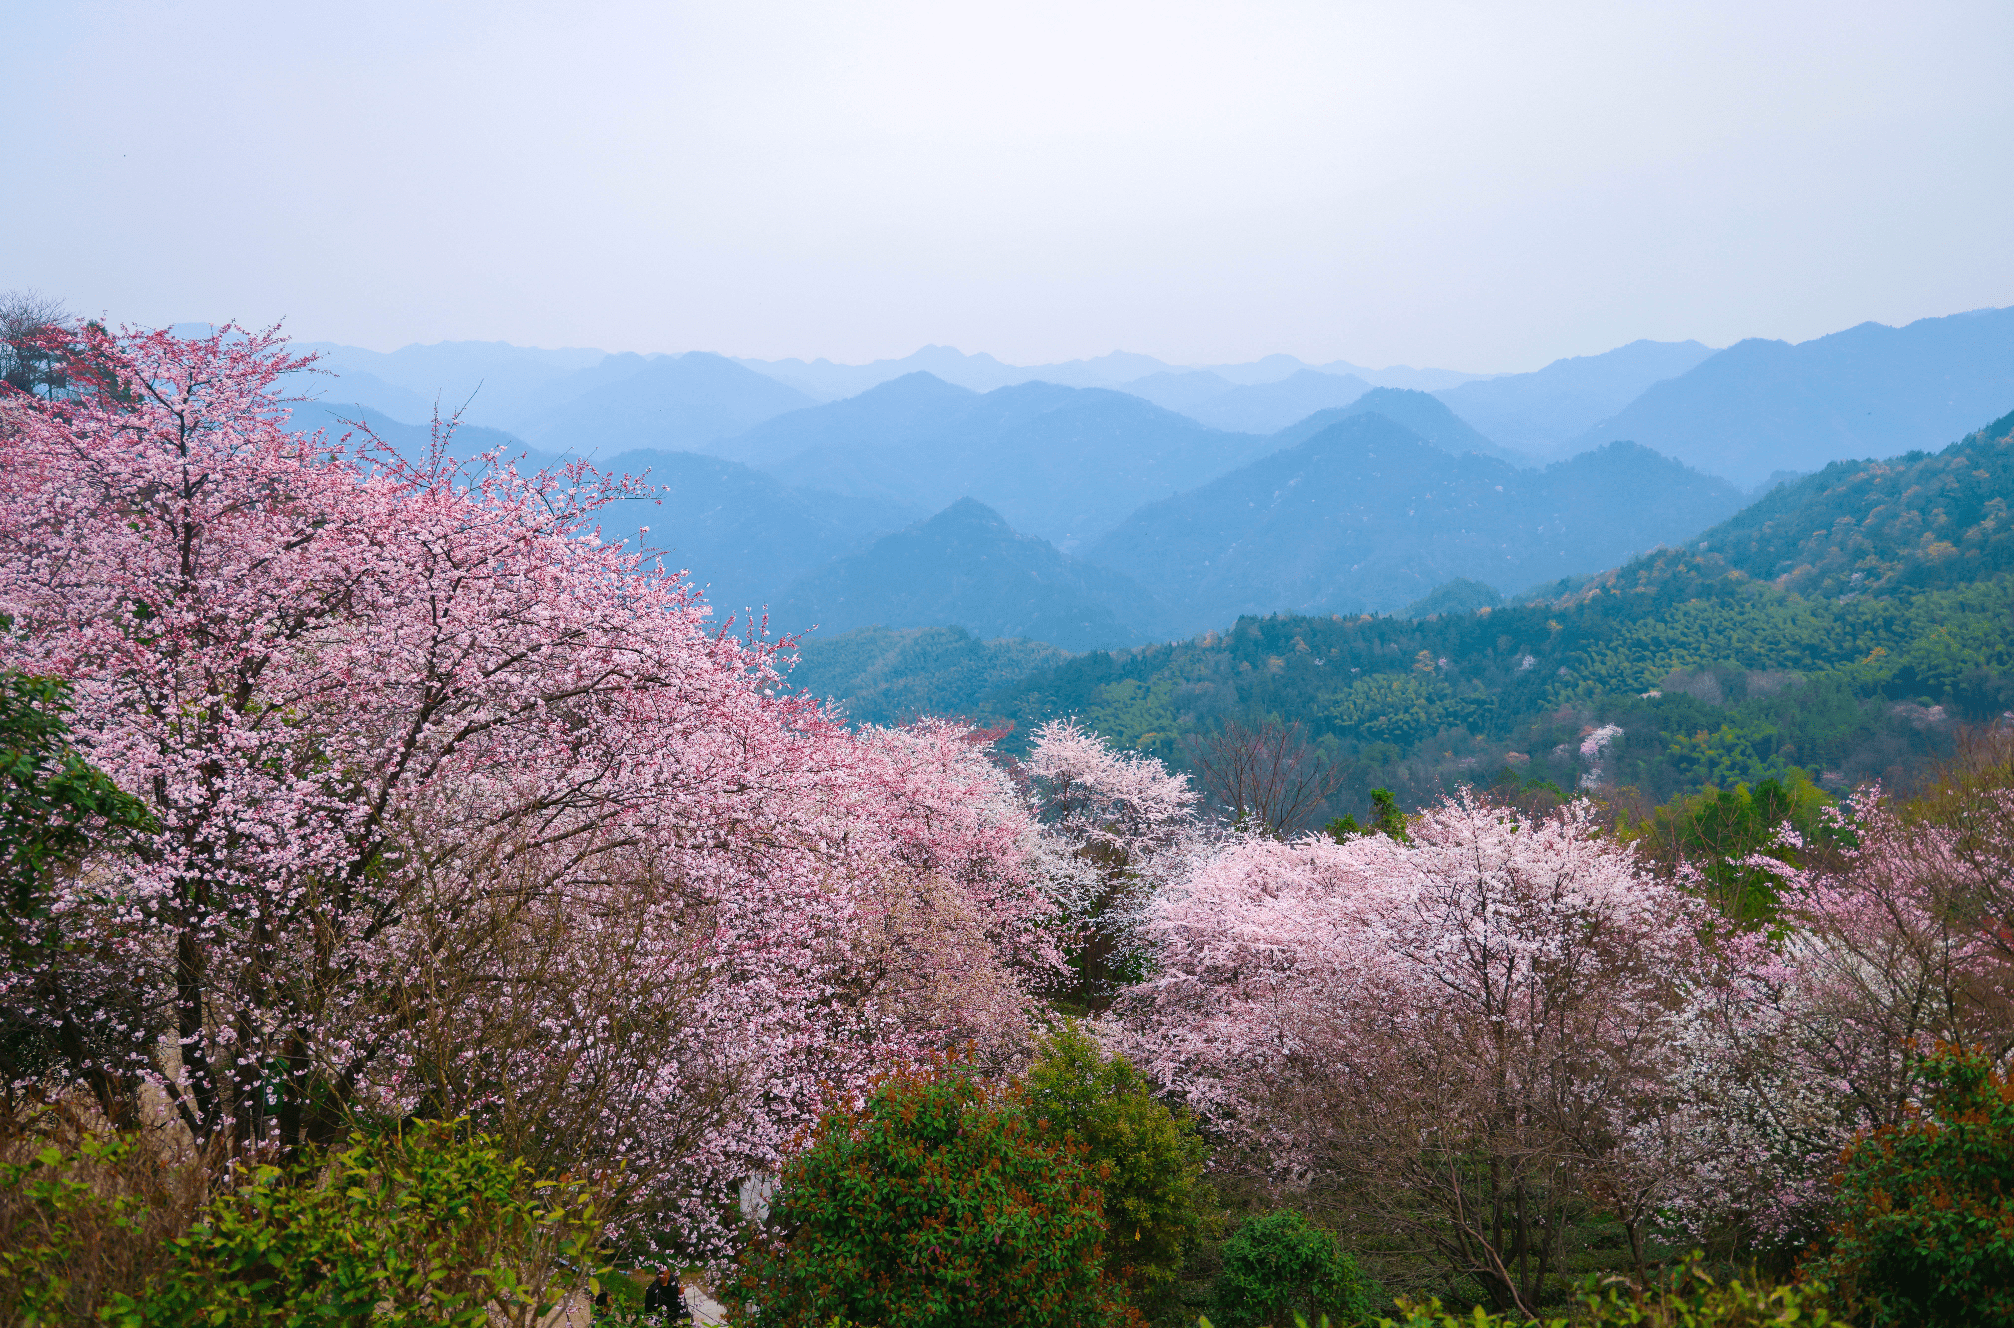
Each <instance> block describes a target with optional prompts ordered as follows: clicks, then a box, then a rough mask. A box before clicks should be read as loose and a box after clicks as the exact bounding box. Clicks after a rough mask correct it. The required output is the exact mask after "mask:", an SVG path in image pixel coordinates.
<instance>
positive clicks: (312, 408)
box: [290, 401, 557, 473]
mask: <svg viewBox="0 0 2014 1328" xmlns="http://www.w3.org/2000/svg"><path fill="white" fill-rule="evenodd" d="M290 409H291V412H292V417H293V418H292V425H293V427H294V428H296V429H301V430H314V429H320V430H322V431H323V432H325V433H326V434H327V435H328V437H329V440H330V441H331V442H333V441H336V440H338V439H340V438H342V437H343V436H344V435H345V434H350V435H353V436H352V438H351V441H350V447H351V448H352V449H353V450H355V451H358V452H360V453H361V451H362V450H363V443H364V440H363V439H362V438H361V437H357V436H354V435H357V434H358V433H360V431H359V430H358V429H357V426H358V425H360V424H361V425H365V426H367V427H368V428H369V429H370V431H371V432H372V433H373V434H375V435H377V438H378V441H379V442H381V443H383V444H384V445H385V446H386V447H389V448H391V449H392V451H394V452H396V453H398V454H399V456H401V457H403V458H404V459H405V460H406V461H408V462H411V463H413V464H415V465H418V464H421V463H423V462H425V461H426V460H427V457H428V454H429V453H430V452H431V451H432V449H433V440H434V434H433V425H432V422H431V419H429V421H428V422H427V423H424V424H409V423H407V422H406V421H404V420H398V419H393V418H392V417H391V416H389V415H387V414H385V413H384V412H383V411H380V410H375V409H372V408H371V407H369V406H359V405H354V404H350V403H345V402H330V401H303V402H297V403H295V404H294V405H293V406H292V407H291V408H290ZM448 451H449V452H450V454H452V455H453V456H455V457H457V458H460V459H461V460H464V461H466V460H468V459H469V458H470V457H474V456H480V455H481V454H483V453H485V452H500V453H502V455H503V459H504V460H506V461H509V462H510V463H512V464H513V465H515V466H516V467H517V468H518V470H519V471H521V472H526V473H528V472H530V471H534V470H539V469H543V468H544V467H546V466H549V465H552V464H553V463H554V461H555V460H557V458H554V457H551V456H547V455H545V454H544V453H542V452H539V451H538V450H537V449H535V448H532V447H529V446H528V445H527V444H526V443H525V441H524V440H523V439H522V438H519V437H517V436H515V435H514V434H508V433H505V432H504V431H503V430H501V429H486V428H484V427H483V426H481V425H479V424H461V425H457V426H456V427H455V428H454V430H453V431H452V433H451V434H450V435H449V438H448Z"/></svg>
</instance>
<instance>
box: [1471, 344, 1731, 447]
mask: <svg viewBox="0 0 2014 1328" xmlns="http://www.w3.org/2000/svg"><path fill="white" fill-rule="evenodd" d="M1714 353H1715V352H1714V350H1713V348H1712V347H1711V346H1702V345H1701V344H1700V343H1699V342H1697V341H1632V342H1630V343H1629V344H1628V345H1627V346H1618V347H1617V348H1616V349H1614V350H1611V351H1607V352H1605V353H1603V354H1600V355H1579V356H1574V357H1572V358H1569V359H1562V360H1554V361H1553V362H1552V363H1551V364H1548V365H1547V366H1546V367H1545V368H1543V369H1539V370H1537V371H1535V372H1532V373H1525V374H1501V375H1499V376H1497V377H1495V378H1489V379H1483V380H1480V381H1477V382H1473V383H1462V384H1460V385H1458V386H1455V387H1448V388H1442V389H1441V390H1440V391H1438V392H1436V393H1434V395H1435V396H1437V397H1439V398H1440V399H1441V400H1442V401H1443V402H1445V403H1447V405H1448V407H1449V408H1450V409H1452V410H1453V411H1454V412H1455V414H1457V415H1459V416H1461V417H1462V418H1463V419H1464V420H1467V421H1468V422H1469V423H1470V424H1472V425H1474V426H1475V427H1476V428H1477V429H1478V430H1480V431H1481V432H1483V433H1485V434H1487V435H1488V436H1489V437H1490V438H1492V439H1494V440H1496V441H1497V442H1498V443H1500V444H1502V445H1504V446H1505V447H1510V448H1515V449H1517V450H1519V451H1523V452H1527V453H1530V454H1532V455H1534V456H1546V455H1550V454H1553V453H1556V452H1558V451H1559V450H1560V449H1561V447H1562V446H1563V445H1564V444H1565V443H1566V442H1567V441H1568V440H1569V439H1572V438H1575V437H1577V436H1579V435H1580V434H1581V433H1582V432H1583V431H1585V430H1586V429H1588V428H1589V427H1591V426H1593V425H1594V424H1596V423H1598V422H1599V421H1601V420H1604V419H1607V418H1608V417H1609V416H1611V415H1613V414H1615V413H1616V412H1617V411H1619V410H1621V409H1622V408H1623V407H1625V406H1627V405H1628V404H1629V403H1630V402H1631V401H1634V400H1635V399H1636V398H1637V397H1638V396H1640V395H1641V394H1642V393H1643V392H1644V390H1645V389H1646V388H1648V387H1650V385H1651V384H1653V383H1659V382H1662V381H1664V380H1665V379H1667V378H1676V377H1678V376H1679V375H1680V374H1682V373H1685V372H1686V371H1688V370H1690V369H1691V368H1693V367H1694V366H1695V365H1697V364H1699V363H1700V362H1701V361H1702V360H1705V359H1706V358H1707V357H1708V356H1710V355H1713V354H1714Z"/></svg>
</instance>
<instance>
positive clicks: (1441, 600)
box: [1399, 576, 1504, 618]
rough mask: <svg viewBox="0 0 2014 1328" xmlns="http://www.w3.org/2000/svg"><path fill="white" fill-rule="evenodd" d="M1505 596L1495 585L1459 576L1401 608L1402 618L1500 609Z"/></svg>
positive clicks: (1400, 615)
mask: <svg viewBox="0 0 2014 1328" xmlns="http://www.w3.org/2000/svg"><path fill="white" fill-rule="evenodd" d="M1503 602H1504V597H1503V596H1502V595H1499V594H1498V593H1497V592H1496V587H1495V586H1486V585H1484V584H1483V583H1482V582H1480V581H1471V580H1469V579H1468V578H1467V577H1465V576H1458V577H1456V578H1455V579H1454V580H1452V581H1450V582H1448V583H1446V584H1445V585H1439V586H1435V587H1434V588H1433V589H1432V590H1430V591H1428V592H1427V593H1426V594H1424V595H1422V596H1421V597H1420V598H1418V599H1416V600H1414V601H1413V602H1412V603H1410V604H1408V605H1406V606H1405V607H1404V608H1403V609H1400V610H1399V617H1401V618H1432V617H1436V616H1438V615H1440V614H1443V613H1474V612H1475V611H1476V610H1478V609H1500V608H1502V607H1503Z"/></svg>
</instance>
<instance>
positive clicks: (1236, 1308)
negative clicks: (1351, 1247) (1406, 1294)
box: [1211, 1209, 1389, 1328]
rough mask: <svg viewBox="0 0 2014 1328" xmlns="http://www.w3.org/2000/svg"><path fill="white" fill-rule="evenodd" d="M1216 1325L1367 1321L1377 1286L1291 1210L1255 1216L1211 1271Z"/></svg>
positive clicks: (1239, 1327)
mask: <svg viewBox="0 0 2014 1328" xmlns="http://www.w3.org/2000/svg"><path fill="white" fill-rule="evenodd" d="M1215 1301H1216V1305H1215V1309H1214V1311H1213V1313H1212V1316H1211V1321H1212V1322H1213V1323H1214V1324H1216V1325H1217V1328H1255V1326H1256V1325H1259V1324H1285V1323H1287V1322H1288V1321H1289V1320H1290V1319H1291V1318H1292V1317H1293V1316H1295V1315H1300V1316H1301V1317H1303V1318H1306V1319H1307V1320H1309V1321H1310V1322H1313V1321H1315V1320H1316V1319H1318V1318H1320V1317H1321V1316H1322V1315H1327V1316H1328V1317H1329V1320H1330V1322H1332V1323H1334V1324H1336V1325H1337V1328H1343V1326H1344V1325H1350V1324H1366V1323H1371V1322H1373V1319H1372V1315H1373V1314H1375V1313H1376V1312H1377V1310H1378V1309H1379V1308H1380V1307H1381V1305H1382V1304H1384V1303H1389V1302H1387V1301H1386V1300H1385V1296H1384V1293H1383V1290H1382V1289H1381V1288H1379V1287H1378V1286H1377V1284H1376V1283H1375V1282H1372V1281H1371V1280H1370V1279H1368V1278H1366V1277H1365V1276H1364V1274H1363V1272H1362V1271H1361V1270H1360V1269H1359V1268H1358V1267H1357V1261H1356V1260H1355V1259H1353V1258H1351V1257H1350V1256H1349V1255H1348V1254H1347V1253H1345V1252H1344V1251H1343V1249H1342V1248H1341V1247H1340V1246H1338V1245H1337V1244H1336V1238H1335V1237H1334V1236H1332V1235H1330V1234H1329V1233H1328V1232H1326V1231H1323V1230H1322V1229H1321V1228H1319V1227H1316V1226H1312V1225H1310V1224H1309V1222H1308V1220H1307V1219H1306V1218H1304V1217H1302V1216H1301V1215H1300V1214H1299V1213H1296V1212H1293V1211H1292V1210H1289V1209H1282V1210H1280V1211H1279V1212H1274V1213H1268V1214H1266V1215H1265V1216H1264V1217H1255V1218H1253V1219H1252V1220H1251V1221H1249V1222H1246V1223H1245V1224H1244V1225H1242V1226H1240V1227H1239V1228H1238V1229H1237V1230H1236V1231H1234V1232H1232V1233H1231V1238H1230V1240H1228V1241H1226V1242H1225V1243H1224V1270H1223V1272H1221V1273H1219V1274H1218V1275H1217V1286H1216V1295H1215Z"/></svg>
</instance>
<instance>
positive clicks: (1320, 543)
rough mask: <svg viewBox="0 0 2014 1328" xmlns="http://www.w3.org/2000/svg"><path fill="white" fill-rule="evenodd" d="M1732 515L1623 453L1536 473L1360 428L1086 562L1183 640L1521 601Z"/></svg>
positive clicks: (1345, 425)
mask: <svg viewBox="0 0 2014 1328" xmlns="http://www.w3.org/2000/svg"><path fill="white" fill-rule="evenodd" d="M1741 504H1742V495H1741V493H1740V491H1739V490H1737V489H1736V488H1735V487H1734V486H1733V485H1731V484H1728V483H1727V482H1726V481H1724V480H1719V479H1715V478H1713V477H1710V476H1706V475H1701V474H1699V473H1697V472H1694V471H1690V470H1688V469H1687V468H1685V467H1684V466H1682V465H1680V464H1678V463H1676V462H1674V461H1671V460H1669V459H1668V458H1664V457H1660V456H1658V455H1656V454H1655V453H1653V452H1651V451H1649V450H1648V449H1646V448H1641V447H1636V446H1634V445H1631V444H1616V445H1612V446H1610V447H1606V448H1603V449H1600V450H1599V451H1597V452H1593V453H1589V454H1586V455H1583V456H1580V457H1576V458H1574V459H1573V460H1572V461H1568V462H1563V463H1560V464H1558V465H1555V466H1552V467H1550V468H1548V469H1547V470H1545V471H1538V472H1534V471H1529V470H1519V469H1517V468H1515V467H1513V466H1511V465H1509V464H1507V463H1505V462H1503V461H1500V460H1497V459H1495V458H1493V457H1488V456H1483V455H1479V454H1477V453H1474V452H1469V453H1466V454H1463V455H1460V456H1453V457H1451V456H1449V455H1448V454H1447V452H1446V451H1444V450H1443V449H1441V448H1439V447H1436V446H1434V445H1433V444H1431V443H1429V442H1427V441H1426V440H1425V439H1422V438H1421V437H1420V436H1419V435H1418V434H1416V433H1414V432H1413V431H1411V430H1409V429H1407V428H1405V427H1403V426H1401V425H1399V424H1396V423H1394V422H1393V421H1391V420H1389V419H1387V418H1386V417H1384V416H1383V415H1378V414H1356V415H1351V416H1348V417H1346V418H1343V419H1339V420H1336V421H1334V422H1332V423H1330V424H1329V425H1328V427H1327V428H1324V429H1322V430H1320V431H1319V432H1317V433H1315V434H1314V435H1313V436H1312V437H1309V438H1307V439H1305V440H1304V441H1301V442H1299V443H1297V444H1295V445H1294V446H1292V447H1288V448H1286V449H1284V450H1281V451H1277V452H1274V453H1272V454H1270V455H1268V456H1265V457H1262V458H1260V459H1259V460H1257V461H1254V462H1252V463H1251V464H1250V465H1247V466H1245V467H1242V468H1240V469H1239V470H1236V471H1233V472H1231V473H1230V474H1227V475H1224V476H1221V477H1220V478H1218V479H1216V480H1213V481H1211V482H1210V483H1209V484H1206V485H1203V486H1202V487H1200V488H1198V489H1195V490H1192V491H1190V492H1187V493H1184V494H1181V495H1178V496H1176V497H1174V498H1170V499H1166V500H1163V501H1161V502H1158V503H1152V504H1149V505H1148V506H1146V507H1143V508H1141V509H1140V510H1139V511H1137V512H1135V513H1134V514H1133V515H1132V516H1131V517H1129V518H1128V519H1127V520H1126V521H1125V523H1124V524H1122V525H1121V526H1119V527H1118V528H1117V529H1116V530H1114V531H1113V532H1112V533H1111V534H1109V535H1107V536H1105V537H1104V538H1103V539H1100V540H1099V541H1097V542H1096V543H1095V544H1093V545H1092V546H1090V547H1089V548H1088V549H1086V550H1085V556H1086V557H1088V558H1089V559H1091V560H1092V561H1094V562H1097V563H1101V564H1103V565H1105V566H1108V567H1111V568H1113V569H1114V570H1116V571H1120V572H1123V573H1126V574H1127V575H1129V576H1132V577H1134V578H1135V579H1137V580H1138V581H1139V582H1140V583H1141V584H1142V585H1144V586H1146V587H1147V588H1148V589H1149V590H1150V591H1153V592H1154V593H1155V594H1156V595H1158V596H1159V597H1160V598H1161V599H1162V600H1163V602H1164V603H1166V604H1167V605H1168V606H1169V611H1170V613H1171V614H1173V615H1174V619H1175V621H1174V624H1173V625H1174V626H1175V627H1176V629H1177V630H1178V631H1182V632H1187V631H1196V630H1202V629H1204V628H1207V627H1213V626H1222V625H1223V624H1226V623H1229V622H1231V621H1232V620H1234V619H1236V618H1237V617H1238V616H1239V615H1240V614H1246V613H1277V612H1286V611H1291V612H1301V613H1314V612H1324V613H1326V612H1363V611H1366V610H1370V611H1384V612H1389V611H1391V610H1395V609H1398V608H1400V607H1401V606H1404V605H1407V604H1410V603H1411V602H1413V601H1415V600H1418V599H1420V598H1421V597H1422V596H1424V595H1426V594H1427V593H1428V592H1429V591H1431V590H1433V589H1434V588H1435V587H1437V586H1441V585H1443V584H1445V583H1447V582H1449V581H1452V580H1455V579H1456V578H1469V579H1472V580H1476V581H1480V582H1483V583H1484V584H1487V585H1489V586H1492V587H1494V588H1496V589H1497V590H1499V591H1503V590H1512V589H1518V588H1522V587H1523V586H1526V585H1529V584H1531V583H1533V582H1536V581H1541V580H1545V579H1547V578H1549V577H1554V576H1561V575H1565V574H1567V573H1569V572H1581V571H1587V572H1591V571H1595V570H1598V569H1600V568H1603V567H1608V566H1613V565H1614V564H1616V563H1617V562H1620V561H1621V560H1622V559H1623V558H1624V557H1626V556H1628V555H1629V554H1631V553H1635V552H1639V551H1641V550H1644V549H1647V548H1650V547H1653V546H1655V545H1657V544H1660V543H1670V542H1674V541H1678V540H1684V539H1688V538H1691V537H1692V536H1694V535H1696V534H1697V533H1698V532H1699V531H1701V530H1703V529H1705V528H1706V527H1708V526H1710V525H1712V524H1713V523H1714V522H1715V521H1718V520H1721V519H1724V518H1725V517H1727V516H1729V515H1731V514H1732V513H1733V512H1735V511H1736V510H1738V509H1739V508H1740V506H1741ZM1555 569H1557V570H1555Z"/></svg>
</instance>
